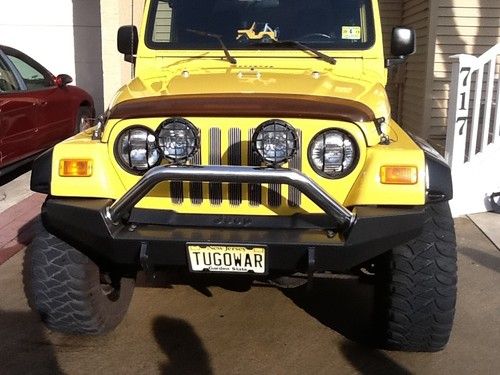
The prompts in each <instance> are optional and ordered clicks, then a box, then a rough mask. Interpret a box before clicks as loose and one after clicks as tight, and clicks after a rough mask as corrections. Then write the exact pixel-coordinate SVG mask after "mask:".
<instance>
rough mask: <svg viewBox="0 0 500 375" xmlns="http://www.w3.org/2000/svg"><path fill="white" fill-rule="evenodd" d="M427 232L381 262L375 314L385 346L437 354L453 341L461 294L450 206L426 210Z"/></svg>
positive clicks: (377, 271)
mask: <svg viewBox="0 0 500 375" xmlns="http://www.w3.org/2000/svg"><path fill="white" fill-rule="evenodd" d="M426 215H427V219H426V223H425V227H424V231H423V233H422V234H421V235H420V236H419V237H418V238H416V239H414V240H412V241H410V242H409V243H407V244H406V245H404V246H399V247H396V248H394V249H392V250H391V251H390V252H388V253H386V254H384V255H383V256H382V257H381V258H379V259H378V260H377V262H376V268H375V275H376V286H375V288H376V289H375V310H376V318H377V328H378V329H379V333H380V338H381V339H382V346H383V347H384V348H387V349H392V350H402V351H421V352H435V351H439V350H441V349H443V348H444V347H445V345H446V344H447V343H448V339H449V337H450V333H451V328H452V325H453V318H454V315H455V302H456V294H457V252H456V240H455V229H454V224H453V219H452V217H451V213H450V208H449V206H448V203H438V204H432V205H428V206H427V207H426Z"/></svg>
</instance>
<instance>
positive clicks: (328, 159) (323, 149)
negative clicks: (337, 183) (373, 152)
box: [308, 129, 359, 179]
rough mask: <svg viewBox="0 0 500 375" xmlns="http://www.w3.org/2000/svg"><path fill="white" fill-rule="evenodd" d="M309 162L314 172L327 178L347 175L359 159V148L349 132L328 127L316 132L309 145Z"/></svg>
mask: <svg viewBox="0 0 500 375" xmlns="http://www.w3.org/2000/svg"><path fill="white" fill-rule="evenodd" d="M308 155H309V163H310V164H311V166H312V168H313V169H314V170H315V172H316V173H318V174H319V175H321V176H323V177H327V178H333V179H336V178H341V177H344V176H347V175H348V174H349V173H351V172H352V171H353V169H354V168H355V167H356V164H357V162H358V160H359V148H358V145H357V144H356V141H355V140H354V138H353V137H352V135H350V134H349V133H347V132H345V131H343V130H340V129H329V130H326V131H323V132H321V133H319V134H317V135H316V136H315V137H314V138H313V140H312V141H311V143H310V145H309V152H308Z"/></svg>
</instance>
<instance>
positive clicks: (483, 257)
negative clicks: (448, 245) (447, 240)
mask: <svg viewBox="0 0 500 375" xmlns="http://www.w3.org/2000/svg"><path fill="white" fill-rule="evenodd" d="M458 251H459V252H460V254H463V255H465V256H466V257H468V258H469V259H471V260H472V261H474V262H475V263H477V264H479V265H480V266H483V267H486V268H489V269H490V270H492V271H495V272H499V273H500V252H498V251H497V252H496V253H495V254H490V253H487V252H485V251H484V250H483V251H481V250H476V249H472V248H469V247H462V248H459V250H458Z"/></svg>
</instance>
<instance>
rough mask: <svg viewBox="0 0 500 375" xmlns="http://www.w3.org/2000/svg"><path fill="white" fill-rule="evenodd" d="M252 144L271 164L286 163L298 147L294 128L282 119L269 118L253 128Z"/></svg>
mask: <svg viewBox="0 0 500 375" xmlns="http://www.w3.org/2000/svg"><path fill="white" fill-rule="evenodd" d="M252 144H253V147H254V150H255V151H256V152H257V153H258V154H259V155H260V157H261V158H262V160H263V161H264V162H265V163H267V164H271V165H278V164H283V163H286V162H287V161H288V160H290V159H292V158H293V157H294V155H295V153H296V152H297V149H298V148H299V141H298V137H297V133H296V131H295V129H294V128H293V127H292V126H291V125H290V124H288V123H286V122H285V121H282V120H270V121H266V122H264V123H263V124H261V125H260V126H259V127H258V128H257V129H256V130H255V133H254V135H253V139H252Z"/></svg>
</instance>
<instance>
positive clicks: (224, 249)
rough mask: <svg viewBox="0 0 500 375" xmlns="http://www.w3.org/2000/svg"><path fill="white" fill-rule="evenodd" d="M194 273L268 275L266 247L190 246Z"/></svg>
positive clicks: (189, 251)
mask: <svg viewBox="0 0 500 375" xmlns="http://www.w3.org/2000/svg"><path fill="white" fill-rule="evenodd" d="M187 250H188V258H189V266H190V269H191V271H192V272H218V273H256V274H264V273H266V248H265V247H264V246H239V245H238V246H234V245H212V244H210V245H206V244H188V245H187Z"/></svg>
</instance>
